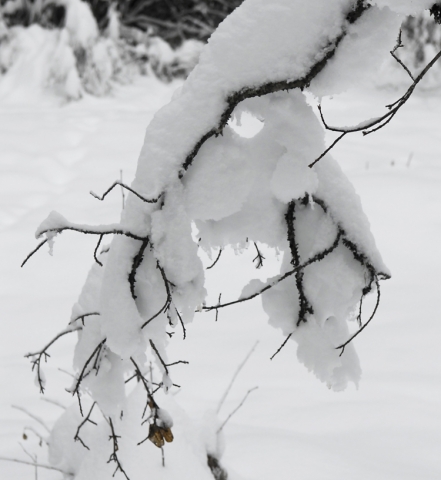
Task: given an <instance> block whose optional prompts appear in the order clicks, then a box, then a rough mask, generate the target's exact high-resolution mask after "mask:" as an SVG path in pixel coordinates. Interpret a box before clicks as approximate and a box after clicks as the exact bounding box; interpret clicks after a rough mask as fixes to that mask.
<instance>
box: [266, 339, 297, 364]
mask: <svg viewBox="0 0 441 480" xmlns="http://www.w3.org/2000/svg"><path fill="white" fill-rule="evenodd" d="M293 333H294V332H292V333H290V334H289V335H288V336H287V337H286V338H285V340H284V341H283V343H282V345H280V347H279V348H278V349H277V351H276V353H275V354H274V355H273V356H272V357H271V358H270V360H272V359H273V358H274V357H275V356H276V355H277V354H278V353H279V352H280V351H281V350H282V348H283V347H284V346H285V345H286V344H287V343H288V340H289V339H290V338H291V337H292V334H293Z"/></svg>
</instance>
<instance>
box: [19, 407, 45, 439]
mask: <svg viewBox="0 0 441 480" xmlns="http://www.w3.org/2000/svg"><path fill="white" fill-rule="evenodd" d="M11 407H12V408H15V410H20V412H23V413H25V414H26V415H27V416H28V417H30V418H32V420H35V421H36V422H37V423H39V424H40V425H41V426H42V427H43V428H44V429H45V430H46V431H47V432H48V433H51V429H50V428H49V427H48V426H47V425H46V423H45V422H44V420H42V419H41V418H40V417H37V415H34V414H33V413H31V412H29V411H28V410H26V408H23V407H20V406H18V405H12V406H11Z"/></svg>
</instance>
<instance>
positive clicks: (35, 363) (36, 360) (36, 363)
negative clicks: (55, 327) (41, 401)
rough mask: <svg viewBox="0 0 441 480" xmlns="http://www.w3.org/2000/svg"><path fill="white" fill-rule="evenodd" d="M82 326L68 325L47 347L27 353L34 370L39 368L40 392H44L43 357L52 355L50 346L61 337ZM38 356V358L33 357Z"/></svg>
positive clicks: (26, 356)
mask: <svg viewBox="0 0 441 480" xmlns="http://www.w3.org/2000/svg"><path fill="white" fill-rule="evenodd" d="M81 329H82V327H67V328H66V329H64V330H63V331H61V332H60V333H58V335H56V336H55V337H54V338H53V339H52V340H51V341H50V342H49V343H48V344H47V345H46V346H45V347H43V348H42V349H41V350H40V351H38V352H35V353H28V354H26V355H25V358H32V360H31V363H32V371H33V370H34V369H35V368H37V381H38V385H39V387H40V393H44V379H43V377H42V374H41V359H42V358H43V357H44V359H45V360H47V358H48V357H49V356H50V355H49V354H48V353H47V350H48V348H49V347H50V346H51V345H53V344H54V343H55V342H56V341H57V340H58V339H59V338H61V337H63V336H64V335H67V334H68V333H72V332H77V331H78V330H81ZM33 357H36V358H33Z"/></svg>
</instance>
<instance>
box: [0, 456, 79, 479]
mask: <svg viewBox="0 0 441 480" xmlns="http://www.w3.org/2000/svg"><path fill="white" fill-rule="evenodd" d="M0 460H2V461H5V462H14V463H21V464H22V465H30V466H31V467H38V468H45V469H46V470H54V471H56V472H61V473H63V474H64V475H69V476H71V477H73V476H74V473H71V472H66V470H62V469H61V468H57V467H53V466H52V465H45V464H44V463H35V462H28V461H26V460H20V459H18V458H8V457H0Z"/></svg>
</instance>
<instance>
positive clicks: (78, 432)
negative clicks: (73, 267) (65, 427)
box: [74, 402, 96, 450]
mask: <svg viewBox="0 0 441 480" xmlns="http://www.w3.org/2000/svg"><path fill="white" fill-rule="evenodd" d="M95 405H96V402H93V403H92V406H91V407H90V410H89V413H88V414H87V415H86V417H85V418H84V420H83V421H82V422H81V423H80V424H79V425H78V428H77V431H76V433H75V436H74V440H75V442H77V441H79V442H80V443H81V445H83V447H84V448H86V449H87V450H90V448H89V447H88V446H87V445H86V444H85V443H84V442H83V440H82V438H81V437H80V431H81V429H82V428H83V426H84V425H85V424H86V423H87V422H89V423H92V424H93V425H96V422H94V421H93V420H91V419H90V415H91V414H92V410H93V407H94V406H95Z"/></svg>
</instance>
